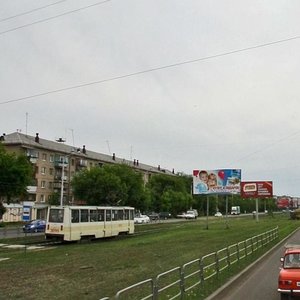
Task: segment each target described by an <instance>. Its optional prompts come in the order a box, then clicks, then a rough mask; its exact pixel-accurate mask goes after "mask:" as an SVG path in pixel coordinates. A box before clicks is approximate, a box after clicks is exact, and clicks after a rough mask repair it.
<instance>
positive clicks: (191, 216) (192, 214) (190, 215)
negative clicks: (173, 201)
mask: <svg viewBox="0 0 300 300" xmlns="http://www.w3.org/2000/svg"><path fill="white" fill-rule="evenodd" d="M184 217H185V218H186V219H197V216H196V214H195V212H194V211H193V210H188V211H187V212H186V213H185V214H184Z"/></svg>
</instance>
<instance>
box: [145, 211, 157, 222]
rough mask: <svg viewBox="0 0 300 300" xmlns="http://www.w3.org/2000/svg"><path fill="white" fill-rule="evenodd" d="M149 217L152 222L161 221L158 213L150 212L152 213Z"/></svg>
mask: <svg viewBox="0 0 300 300" xmlns="http://www.w3.org/2000/svg"><path fill="white" fill-rule="evenodd" d="M147 216H148V217H149V218H150V220H151V221H156V220H158V219H159V215H158V213H156V212H154V211H153V212H150V213H147Z"/></svg>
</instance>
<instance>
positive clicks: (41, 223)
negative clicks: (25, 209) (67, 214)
mask: <svg viewBox="0 0 300 300" xmlns="http://www.w3.org/2000/svg"><path fill="white" fill-rule="evenodd" d="M45 229H46V221H45V220H32V221H30V222H29V223H27V224H25V225H24V226H23V232H25V233H27V232H44V231H45Z"/></svg>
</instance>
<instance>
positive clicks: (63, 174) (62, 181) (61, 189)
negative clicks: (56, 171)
mask: <svg viewBox="0 0 300 300" xmlns="http://www.w3.org/2000/svg"><path fill="white" fill-rule="evenodd" d="M64 159H65V157H63V161H62V171H61V187H60V206H63V199H64V176H65V161H64Z"/></svg>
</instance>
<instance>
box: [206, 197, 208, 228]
mask: <svg viewBox="0 0 300 300" xmlns="http://www.w3.org/2000/svg"><path fill="white" fill-rule="evenodd" d="M208 215H209V196H208V195H206V229H208Z"/></svg>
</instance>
